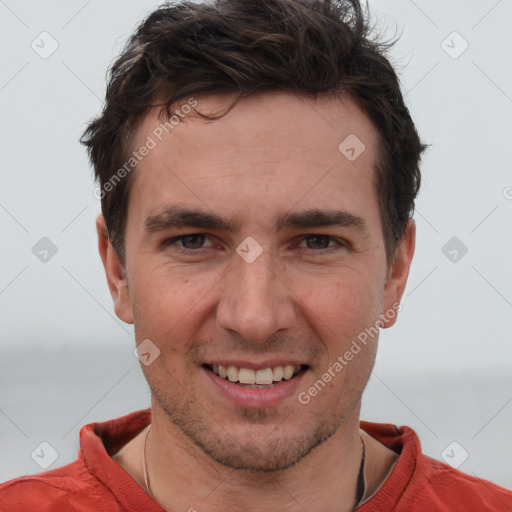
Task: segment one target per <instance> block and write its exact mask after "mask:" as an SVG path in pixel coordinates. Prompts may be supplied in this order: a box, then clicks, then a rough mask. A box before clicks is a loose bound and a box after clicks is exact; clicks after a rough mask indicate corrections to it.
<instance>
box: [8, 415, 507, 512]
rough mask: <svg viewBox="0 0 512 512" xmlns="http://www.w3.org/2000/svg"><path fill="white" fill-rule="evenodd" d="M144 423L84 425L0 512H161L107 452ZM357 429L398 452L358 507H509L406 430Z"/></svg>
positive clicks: (14, 488)
mask: <svg viewBox="0 0 512 512" xmlns="http://www.w3.org/2000/svg"><path fill="white" fill-rule="evenodd" d="M150 420H151V411H150V410H149V409H147V410H144V411H137V412H133V413H131V414H128V415H126V416H123V417H122V418H118V419H115V420H111V421H106V422H104V423H91V424H89V425H85V426H84V427H82V429H81V430H80V450H79V452H78V459H77V460H76V461H75V462H73V463H71V464H68V465H67V466H64V467H61V468H58V469H53V470H51V471H46V472H44V473H40V474H38V475H33V476H24V477H20V478H16V479H14V480H10V481H9V482H6V483H4V484H1V485H0V512H21V511H23V512H36V511H37V512H47V511H52V512H68V511H69V512H86V511H87V512H89V511H91V512H92V511H94V512H121V511H123V512H129V511H133V512H135V511H145V512H163V509H162V508H161V507H160V506H159V505H158V504H156V503H155V502H154V501H153V500H152V499H151V498H150V497H149V496H148V495H147V494H146V492H145V491H144V490H143V489H142V487H140V486H139V485H138V484H137V482H135V480H133V479H132V478H131V477H130V475H129V474H128V473H127V472H126V471H125V470H124V469H122V468H121V467H120V466H119V465H118V464H117V463H116V462H115V461H114V460H112V459H111V458H110V456H109V453H115V452H116V451H117V450H119V449H120V448H121V447H122V446H123V445H124V444H126V443H127V442H128V441H129V440H130V439H132V438H133V437H134V436H135V435H136V434H137V433H139V432H140V431H141V430H142V429H143V428H144V427H145V426H147V425H148V424H149V422H150ZM361 428H362V429H363V430H365V431H366V432H367V433H368V434H370V435H371V436H373V437H374V438H375V439H377V440H378V441H380V442H381V443H383V444H384V445H386V446H387V447H388V448H391V449H392V450H395V451H396V452H399V453H400V457H399V459H398V462H397V464H396V466H395V468H394V469H393V472H392V473H391V475H390V476H389V477H388V479H387V480H386V482H385V483H384V484H383V486H382V487H381V488H380V489H379V491H378V492H377V493H376V494H375V495H374V496H373V497H372V498H371V499H370V500H369V501H367V502H366V503H364V504H363V505H362V506H361V507H359V508H358V509H357V510H358V512H387V511H397V512H434V511H435V512H454V511H461V512H486V511H493V512H512V491H508V490H506V489H503V488H501V487H498V486H496V485H494V484H492V483H490V482H487V481H486V480H480V479H478V478H474V477H471V476H468V475H465V474H464V473H461V472H460V471H457V470H455V469H453V468H452V467H450V466H448V465H446V464H443V463H441V462H438V461H436V460H434V459H431V458H430V457H427V456H426V455H423V454H422V453H421V446H420V442H419V440H418V437H417V435H416V433H415V432H414V431H413V430H412V429H410V428H408V427H399V428H398V427H395V426H394V425H386V424H378V423H368V422H364V421H363V422H361Z"/></svg>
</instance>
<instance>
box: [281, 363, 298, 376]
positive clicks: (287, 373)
mask: <svg viewBox="0 0 512 512" xmlns="http://www.w3.org/2000/svg"><path fill="white" fill-rule="evenodd" d="M294 371H295V366H292V365H290V364H289V365H288V366H285V367H284V370H283V377H284V378H285V379H286V380H289V379H291V378H292V376H293V372H294Z"/></svg>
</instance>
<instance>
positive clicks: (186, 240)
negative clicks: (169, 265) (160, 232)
mask: <svg viewBox="0 0 512 512" xmlns="http://www.w3.org/2000/svg"><path fill="white" fill-rule="evenodd" d="M206 239H207V237H206V235H205V234H204V233H193V234H190V235H181V236H175V237H173V238H169V239H168V240H165V241H164V243H163V245H164V247H170V246H174V247H176V250H177V251H180V252H187V251H196V252H197V250H198V249H203V248H204V247H205V246H203V244H204V242H205V240H206ZM206 247H211V245H210V246H206Z"/></svg>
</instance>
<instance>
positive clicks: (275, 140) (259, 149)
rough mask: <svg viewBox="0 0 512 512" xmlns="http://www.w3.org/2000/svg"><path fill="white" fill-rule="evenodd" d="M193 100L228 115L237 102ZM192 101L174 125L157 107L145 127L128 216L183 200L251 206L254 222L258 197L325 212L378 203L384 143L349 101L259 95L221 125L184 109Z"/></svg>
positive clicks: (222, 119)
mask: <svg viewBox="0 0 512 512" xmlns="http://www.w3.org/2000/svg"><path fill="white" fill-rule="evenodd" d="M194 101H196V102H197V105H196V106H195V108H196V109H197V110H199V111H200V112H202V113H206V114H213V113H219V112H222V111H224V110H225V109H226V108H227V106H229V105H230V103H231V97H229V96H227V95H211V96H206V97H196V98H194ZM190 103H191V101H190V99H189V98H185V99H183V100H181V101H180V102H178V103H177V104H176V105H175V106H174V108H173V109H172V110H173V111H176V110H178V109H179V114H180V115H177V116H175V118H174V120H171V121H173V122H172V123H171V122H166V120H162V119H161V118H159V116H158V113H159V112H158V110H156V109H154V110H152V111H150V112H149V113H148V114H147V115H146V117H145V118H144V120H143V121H142V122H141V124H140V126H139V127H138V129H137V132H136V136H135V143H134V148H133V149H135V150H137V148H141V147H143V146H144V145H147V146H151V150H150V151H148V152H146V153H147V154H146V156H144V158H143V159H141V160H140V161H139V163H138V164H137V168H136V172H135V175H134V182H133V184H132V187H133V188H132V193H131V194H130V203H132V204H131V205H130V208H131V207H132V206H134V207H135V208H143V209H144V211H142V212H141V214H143V215H148V214H150V213H153V212H154V211H156V210H158V208H161V207H164V206H166V203H169V202H173V201H176V200H177V199H180V200H183V199H185V201H186V202H191V203H194V204H196V205H200V204H201V203H203V205H202V206H203V207H204V206H206V207H207V208H210V207H211V208H215V209H218V208H219V207H222V208H223V209H224V210H225V211H226V212H228V211H229V210H230V209H233V210H234V208H235V207H238V208H239V207H240V206H244V207H245V208H246V210H247V212H252V213H254V214H258V206H257V201H254V197H255V196H259V197H261V198H262V200H263V199H264V200H265V204H266V206H269V204H270V203H269V201H270V199H271V198H272V197H273V198H274V199H275V205H276V206H277V205H278V204H279V206H280V207H282V208H285V209H287V208H289V207H291V206H293V205H294V204H296V203H298V202H301V203H302V205H301V206H304V207H318V206H322V205H320V204H319V202H322V201H323V202H324V203H326V205H327V203H329V202H331V203H332V202H333V201H337V200H342V199H343V196H345V198H344V200H345V201H349V203H352V205H356V204H357V202H358V201H359V202H363V203H364V202H368V200H369V198H370V199H372V200H374V201H375V202H376V200H377V199H376V193H375V192H376V191H375V186H374V182H375V180H374V178H375V170H374V169H375V162H376V158H377V145H378V137H377V133H376V130H375V129H374V127H373V125H372V123H371V121H370V120H369V119H368V117H367V116H366V115H365V114H364V113H363V112H362V110H361V109H360V108H359V107H358V106H357V104H356V103H355V101H353V100H352V99H351V98H349V97H344V98H333V97H323V98H319V99H316V100H314V99H312V98H307V97H304V96H296V95H294V94H292V93H286V92H280V93H272V94H269V93H265V94H258V95H254V96H250V97H248V98H245V99H243V100H240V101H239V102H238V103H237V104H236V106H235V107H234V108H233V109H232V110H231V111H230V112H229V113H227V114H226V115H225V116H222V117H220V118H218V119H216V120H213V121H206V120H203V119H200V118H198V117H197V116H195V115H194V114H193V112H190V110H189V109H188V108H182V106H183V105H186V104H190ZM144 198H146V203H145V204H141V203H143V202H144ZM147 199H151V201H147ZM308 201H310V202H311V204H309V205H308V204H307V203H308ZM182 202H183V201H182ZM326 205H324V206H326ZM342 206H343V205H342ZM260 213H261V212H260Z"/></svg>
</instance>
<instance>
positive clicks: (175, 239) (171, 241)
mask: <svg viewBox="0 0 512 512" xmlns="http://www.w3.org/2000/svg"><path fill="white" fill-rule="evenodd" d="M190 236H192V237H194V236H204V237H205V240H206V239H208V235H207V234H206V233H190V234H187V235H180V236H175V237H172V238H169V239H167V240H165V241H164V242H163V243H162V247H163V248H167V247H170V246H174V247H175V249H174V250H176V251H177V252H181V253H184V254H193V253H196V254H200V253H201V252H204V250H207V249H208V247H200V248H199V249H186V248H183V247H178V246H177V245H176V242H179V241H183V239H184V238H187V237H190ZM308 237H327V238H328V239H329V242H331V241H332V242H334V243H335V244H337V246H338V247H337V249H340V248H349V245H348V243H347V242H345V241H344V240H342V239H340V238H336V237H333V236H331V235H322V234H317V233H309V234H307V235H303V236H302V238H301V240H300V242H303V241H304V240H306V239H307V238H308ZM300 242H299V243H300ZM305 249H306V250H309V251H313V252H317V253H325V252H326V251H332V250H333V249H336V247H327V248H325V249H309V248H305Z"/></svg>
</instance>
